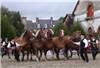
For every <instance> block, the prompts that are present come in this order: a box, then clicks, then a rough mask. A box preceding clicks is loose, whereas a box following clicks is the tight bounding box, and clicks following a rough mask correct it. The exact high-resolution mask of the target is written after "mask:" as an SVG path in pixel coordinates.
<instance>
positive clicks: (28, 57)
mask: <svg viewBox="0 0 100 68" xmlns="http://www.w3.org/2000/svg"><path fill="white" fill-rule="evenodd" d="M28 60H29V50H27V61H28Z"/></svg>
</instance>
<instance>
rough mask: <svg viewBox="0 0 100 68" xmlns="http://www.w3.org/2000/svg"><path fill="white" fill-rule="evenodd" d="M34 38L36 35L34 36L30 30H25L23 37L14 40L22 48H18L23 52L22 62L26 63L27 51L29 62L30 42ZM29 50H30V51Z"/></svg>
mask: <svg viewBox="0 0 100 68" xmlns="http://www.w3.org/2000/svg"><path fill="white" fill-rule="evenodd" d="M33 38H34V35H33V34H32V32H31V31H29V30H27V29H26V30H25V32H24V33H23V34H22V35H21V37H19V38H18V37H16V38H15V39H14V40H15V42H17V43H18V44H20V46H19V47H18V48H17V49H18V50H19V51H20V52H22V61H24V55H25V53H24V52H25V51H27V60H28V56H29V52H30V51H29V49H30V48H29V47H30V46H31V44H30V43H28V42H30V40H31V39H33ZM28 48H29V49H28Z"/></svg>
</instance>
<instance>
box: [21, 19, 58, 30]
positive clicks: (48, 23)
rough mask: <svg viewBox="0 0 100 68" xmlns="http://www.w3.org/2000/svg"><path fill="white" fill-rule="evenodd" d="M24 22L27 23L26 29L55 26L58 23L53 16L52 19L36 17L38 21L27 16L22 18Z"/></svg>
mask: <svg viewBox="0 0 100 68" xmlns="http://www.w3.org/2000/svg"><path fill="white" fill-rule="evenodd" d="M21 20H22V23H23V24H24V25H25V28H26V29H29V30H34V29H35V30H37V29H38V28H51V29H52V28H53V27H54V26H55V24H56V23H57V20H53V17H50V19H39V18H38V17H36V22H32V20H27V18H26V17H22V18H21Z"/></svg>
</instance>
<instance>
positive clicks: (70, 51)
mask: <svg viewBox="0 0 100 68" xmlns="http://www.w3.org/2000/svg"><path fill="white" fill-rule="evenodd" d="M70 53H71V55H70V56H69V57H70V58H72V55H73V53H72V50H71V49H70Z"/></svg>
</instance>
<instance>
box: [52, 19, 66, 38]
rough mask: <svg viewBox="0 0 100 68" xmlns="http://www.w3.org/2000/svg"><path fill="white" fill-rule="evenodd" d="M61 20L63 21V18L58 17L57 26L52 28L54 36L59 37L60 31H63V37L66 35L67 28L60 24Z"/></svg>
mask: <svg viewBox="0 0 100 68" xmlns="http://www.w3.org/2000/svg"><path fill="white" fill-rule="evenodd" d="M63 19H64V18H63V17H60V18H59V20H58V21H57V24H56V25H55V27H54V28H53V29H54V34H55V36H59V32H60V30H61V29H63V30H64V32H65V35H66V34H67V28H66V26H64V25H63V23H62V22H63Z"/></svg>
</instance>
